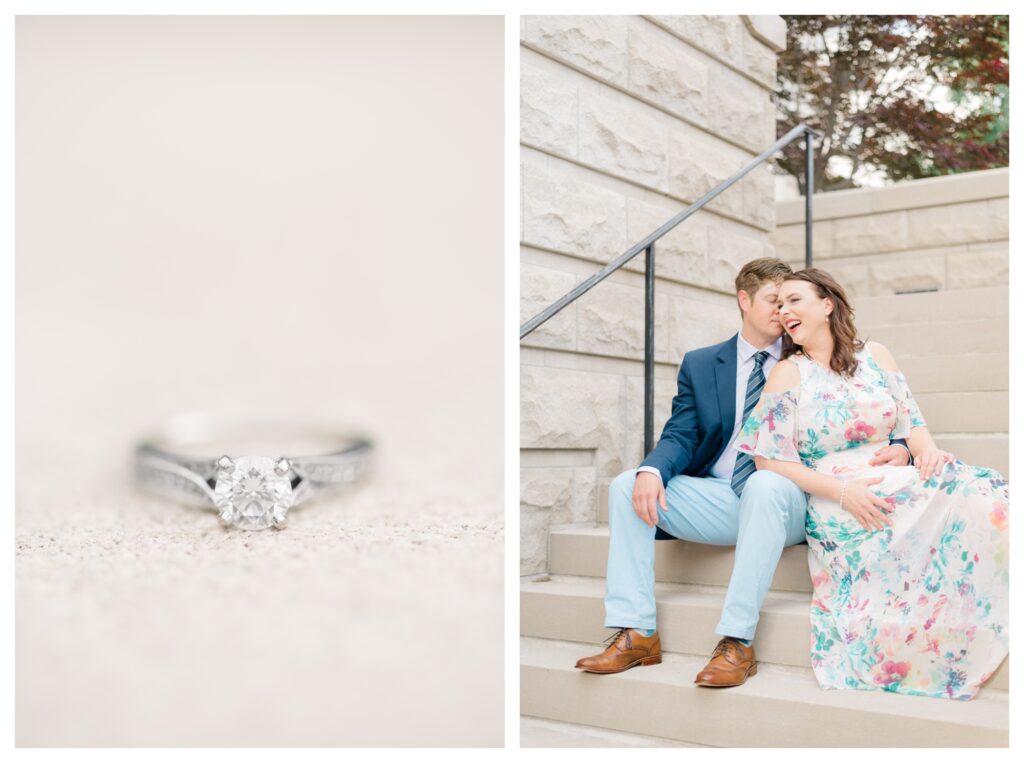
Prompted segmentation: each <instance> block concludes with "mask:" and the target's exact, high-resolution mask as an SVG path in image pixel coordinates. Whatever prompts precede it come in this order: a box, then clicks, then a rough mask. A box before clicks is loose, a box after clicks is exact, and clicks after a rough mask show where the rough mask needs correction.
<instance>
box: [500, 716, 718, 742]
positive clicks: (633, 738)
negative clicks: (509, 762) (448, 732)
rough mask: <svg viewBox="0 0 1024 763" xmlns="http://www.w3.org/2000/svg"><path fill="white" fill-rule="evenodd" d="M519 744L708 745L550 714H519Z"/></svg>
mask: <svg viewBox="0 0 1024 763" xmlns="http://www.w3.org/2000/svg"><path fill="white" fill-rule="evenodd" d="M519 746H520V747H523V748H554V747H571V748H596V747H617V748H632V747H708V746H709V745H704V744H695V743H692V742H682V741H680V740H678V739H666V738H665V737H655V736H648V735H645V734H630V733H629V732H625V731H609V730H608V729H603V728H600V727H599V726H587V725H584V724H582V723H566V722H564V721H553V720H551V719H550V718H535V717H533V716H530V715H520V716H519Z"/></svg>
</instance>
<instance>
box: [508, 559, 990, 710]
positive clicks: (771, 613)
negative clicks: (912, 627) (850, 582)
mask: <svg viewBox="0 0 1024 763" xmlns="http://www.w3.org/2000/svg"><path fill="white" fill-rule="evenodd" d="M604 590H605V581H604V578H603V577H600V578H594V577H590V578H588V577H571V576H561V575H560V576H556V577H551V578H549V579H547V580H542V581H528V582H524V583H523V584H522V585H521V586H520V594H519V602H520V606H519V612H520V615H519V617H520V633H521V635H523V636H529V637H534V638H547V639H558V640H563V641H572V642H580V643H584V644H586V645H587V646H585V647H584V651H583V652H581V653H580V654H578V655H577V657H582V656H584V655H586V654H595V653H597V652H599V651H600V644H601V642H602V641H604V639H606V638H608V635H609V633H610V632H611V631H609V630H608V629H607V628H604V627H603V626H602V623H603V622H604ZM655 595H656V597H657V601H658V631H659V634H660V636H661V646H662V649H664V650H665V651H667V652H677V653H685V654H697V655H701V654H703V655H709V654H711V651H712V650H713V649H714V647H715V644H717V643H718V639H719V638H720V637H719V636H718V635H717V634H715V632H714V630H715V626H716V625H717V624H718V620H719V618H720V616H721V613H722V604H723V602H724V601H725V588H724V587H721V586H695V585H689V584H680V583H658V584H656V585H655ZM810 604H811V600H810V595H809V594H807V593H794V592H780V591H771V592H769V594H768V596H767V598H766V599H765V603H764V606H763V607H762V608H761V619H760V621H759V622H758V625H757V637H756V640H755V642H754V647H755V649H756V653H757V658H758V661H759V662H762V663H773V664H778V665H789V666H792V667H803V668H808V669H809V668H810V667H811V660H810V648H809V647H810V644H809V638H810V637H809V633H810V620H809V612H810ZM587 648H589V649H590V651H589V652H588V651H587ZM1008 663H1009V660H1006V661H1004V663H1003V665H1002V666H1001V667H1000V668H999V670H997V671H996V672H995V673H994V674H993V675H992V677H991V678H990V679H989V681H988V683H987V684H986V688H991V689H999V690H1004V691H1006V690H1009V668H1008Z"/></svg>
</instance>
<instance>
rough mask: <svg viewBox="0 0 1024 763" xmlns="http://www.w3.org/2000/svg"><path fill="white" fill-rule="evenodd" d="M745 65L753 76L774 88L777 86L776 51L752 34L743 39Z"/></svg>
mask: <svg viewBox="0 0 1024 763" xmlns="http://www.w3.org/2000/svg"><path fill="white" fill-rule="evenodd" d="M743 65H744V68H745V69H746V70H747V71H749V72H750V74H751V75H752V76H754V77H756V78H757V79H759V80H760V81H761V82H763V83H765V84H767V85H769V86H771V87H772V88H774V87H775V72H776V66H777V59H776V57H775V52H774V51H772V50H771V49H770V48H768V46H767V45H765V44H764V43H762V42H759V41H758V40H756V39H754V38H753V37H752V36H747V37H745V38H744V39H743Z"/></svg>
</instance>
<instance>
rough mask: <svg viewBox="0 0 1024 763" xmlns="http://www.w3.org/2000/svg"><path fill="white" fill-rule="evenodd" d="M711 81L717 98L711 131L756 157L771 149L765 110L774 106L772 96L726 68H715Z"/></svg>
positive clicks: (711, 73) (712, 89)
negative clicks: (766, 128)
mask: <svg viewBox="0 0 1024 763" xmlns="http://www.w3.org/2000/svg"><path fill="white" fill-rule="evenodd" d="M709 79H710V83H709V92H710V97H711V98H714V99H715V109H714V111H713V112H712V114H711V128H712V129H713V130H715V131H716V132H718V133H720V134H722V135H725V136H726V137H729V138H731V139H732V140H735V141H736V142H738V143H741V144H743V145H744V146H746V147H747V148H749V149H751V150H753V151H754V152H755V154H757V153H760V152H761V151H764V149H766V148H768V145H766V144H765V142H764V138H765V124H766V120H765V108H766V106H768V105H769V104H770V103H771V99H770V96H769V93H768V92H767V91H766V90H764V89H763V88H761V87H758V86H757V85H756V84H754V83H753V82H751V81H750V80H748V79H746V78H745V77H741V76H740V75H738V74H736V73H735V72H733V71H730V70H728V69H724V68H714V69H712V70H711V72H710V76H709ZM769 145H770V144H769ZM737 169H738V168H737Z"/></svg>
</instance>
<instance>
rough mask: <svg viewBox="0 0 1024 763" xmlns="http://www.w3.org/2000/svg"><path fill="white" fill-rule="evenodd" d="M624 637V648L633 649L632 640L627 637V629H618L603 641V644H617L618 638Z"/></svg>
mask: <svg viewBox="0 0 1024 763" xmlns="http://www.w3.org/2000/svg"><path fill="white" fill-rule="evenodd" d="M623 636H625V637H626V648H627V649H632V648H633V640H632V639H631V638H630V637H629V628H619V629H618V630H617V631H615V633H613V634H612V635H611V636H609V637H608V638H606V639H605V640H604V643H605V644H616V645H617V644H618V643H619V638H621V637H623Z"/></svg>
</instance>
